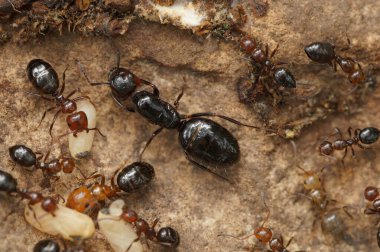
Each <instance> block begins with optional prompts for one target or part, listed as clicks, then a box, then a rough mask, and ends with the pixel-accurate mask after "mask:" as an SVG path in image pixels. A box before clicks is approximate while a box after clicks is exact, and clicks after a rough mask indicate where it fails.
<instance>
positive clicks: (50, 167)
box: [9, 145, 84, 178]
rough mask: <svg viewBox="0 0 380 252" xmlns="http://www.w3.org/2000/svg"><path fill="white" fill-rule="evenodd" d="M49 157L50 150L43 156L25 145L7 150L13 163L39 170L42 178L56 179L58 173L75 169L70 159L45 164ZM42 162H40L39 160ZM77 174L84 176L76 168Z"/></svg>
mask: <svg viewBox="0 0 380 252" xmlns="http://www.w3.org/2000/svg"><path fill="white" fill-rule="evenodd" d="M49 155H50V150H49V151H48V152H47V153H46V155H45V156H44V155H43V154H41V153H40V152H33V150H31V149H30V148H28V147H26V146H25V145H14V146H12V147H10V148H9V156H10V157H11V158H12V160H13V161H14V162H16V163H17V164H19V165H21V166H22V167H25V168H26V169H28V167H32V166H33V167H34V168H35V169H41V170H42V173H43V174H44V176H50V177H56V176H55V175H56V174H58V173H59V172H61V171H62V172H63V173H72V172H73V171H74V169H75V160H74V159H73V158H71V157H60V158H59V159H53V160H51V161H49V162H46V160H47V159H48V157H49ZM42 158H43V160H42V161H41V159H42ZM77 169H78V170H79V172H80V173H81V174H82V176H84V174H83V173H82V171H81V170H80V169H79V168H77ZM56 178H58V177H56Z"/></svg>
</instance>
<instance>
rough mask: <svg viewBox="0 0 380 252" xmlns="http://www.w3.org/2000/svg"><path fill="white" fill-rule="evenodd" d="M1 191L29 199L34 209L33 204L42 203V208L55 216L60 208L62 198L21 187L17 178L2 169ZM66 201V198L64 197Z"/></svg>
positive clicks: (0, 175)
mask: <svg viewBox="0 0 380 252" xmlns="http://www.w3.org/2000/svg"><path fill="white" fill-rule="evenodd" d="M0 191H2V192H6V193H8V194H9V195H12V196H19V197H21V200H23V199H26V200H28V204H27V206H28V207H29V209H31V210H32V208H31V206H33V205H36V204H39V203H41V208H42V209H43V210H45V211H46V212H47V213H50V214H51V215H53V216H55V214H54V212H55V211H56V210H57V209H58V200H59V199H60V198H61V199H63V198H62V197H61V196H60V195H57V197H59V198H58V200H57V199H55V198H53V197H50V196H48V197H44V196H43V195H42V194H41V193H38V192H31V191H29V190H27V189H19V188H18V187H17V180H16V179H15V178H14V177H13V176H12V175H11V174H9V173H7V172H4V171H1V170H0ZM63 201H65V199H63ZM13 212H14V211H12V212H10V213H9V214H8V215H7V216H6V218H7V217H8V216H9V215H10V214H12V213H13Z"/></svg>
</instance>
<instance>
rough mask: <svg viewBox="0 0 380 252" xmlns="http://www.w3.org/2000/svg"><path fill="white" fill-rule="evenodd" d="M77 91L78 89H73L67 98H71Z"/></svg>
mask: <svg viewBox="0 0 380 252" xmlns="http://www.w3.org/2000/svg"><path fill="white" fill-rule="evenodd" d="M76 92H78V89H75V90H73V91H71V92H70V93H69V94H68V95H67V96H66V99H69V98H70V97H71V96H73V95H74V94H75V93H76Z"/></svg>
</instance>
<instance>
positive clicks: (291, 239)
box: [281, 236, 294, 248]
mask: <svg viewBox="0 0 380 252" xmlns="http://www.w3.org/2000/svg"><path fill="white" fill-rule="evenodd" d="M293 238H294V237H293V236H292V238H290V240H289V241H288V243H287V244H286V246H285V248H287V247H288V246H289V245H290V243H292V241H293ZM281 239H282V240H284V239H283V238H282V236H281Z"/></svg>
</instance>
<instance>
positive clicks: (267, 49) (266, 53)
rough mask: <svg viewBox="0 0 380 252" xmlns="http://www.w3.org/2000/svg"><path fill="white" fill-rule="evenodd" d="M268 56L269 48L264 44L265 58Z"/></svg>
mask: <svg viewBox="0 0 380 252" xmlns="http://www.w3.org/2000/svg"><path fill="white" fill-rule="evenodd" d="M268 55H269V47H268V44H265V58H268Z"/></svg>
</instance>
